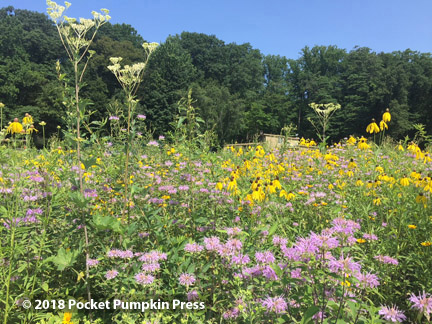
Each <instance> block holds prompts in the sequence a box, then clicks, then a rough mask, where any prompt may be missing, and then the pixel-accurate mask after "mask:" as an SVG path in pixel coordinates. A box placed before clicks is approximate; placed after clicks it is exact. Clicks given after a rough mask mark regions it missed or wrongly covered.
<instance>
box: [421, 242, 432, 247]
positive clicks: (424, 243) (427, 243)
mask: <svg viewBox="0 0 432 324" xmlns="http://www.w3.org/2000/svg"><path fill="white" fill-rule="evenodd" d="M420 244H421V245H423V246H431V245H432V242H429V241H425V242H421V243H420Z"/></svg>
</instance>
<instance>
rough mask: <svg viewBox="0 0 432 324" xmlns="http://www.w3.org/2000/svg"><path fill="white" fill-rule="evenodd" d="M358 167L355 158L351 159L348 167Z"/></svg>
mask: <svg viewBox="0 0 432 324" xmlns="http://www.w3.org/2000/svg"><path fill="white" fill-rule="evenodd" d="M355 168H357V164H356V163H355V162H354V159H351V160H350V162H349V163H348V169H355Z"/></svg>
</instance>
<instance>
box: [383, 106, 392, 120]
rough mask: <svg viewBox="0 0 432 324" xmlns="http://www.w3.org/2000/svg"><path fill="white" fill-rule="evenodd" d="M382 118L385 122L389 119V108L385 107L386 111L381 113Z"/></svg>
mask: <svg viewBox="0 0 432 324" xmlns="http://www.w3.org/2000/svg"><path fill="white" fill-rule="evenodd" d="M382 119H383V121H384V122H385V123H388V122H389V121H390V120H391V115H390V109H388V108H387V109H386V112H385V113H384V114H383V116H382Z"/></svg>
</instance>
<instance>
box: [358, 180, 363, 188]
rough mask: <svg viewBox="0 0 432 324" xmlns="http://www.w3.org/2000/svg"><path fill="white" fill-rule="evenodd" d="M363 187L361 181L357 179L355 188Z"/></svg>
mask: <svg viewBox="0 0 432 324" xmlns="http://www.w3.org/2000/svg"><path fill="white" fill-rule="evenodd" d="M363 185H364V183H363V181H361V179H357V181H356V186H357V187H361V186H363Z"/></svg>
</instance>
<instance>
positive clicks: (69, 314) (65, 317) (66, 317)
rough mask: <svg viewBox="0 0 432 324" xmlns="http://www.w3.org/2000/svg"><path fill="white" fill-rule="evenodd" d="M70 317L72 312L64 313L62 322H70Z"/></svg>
mask: <svg viewBox="0 0 432 324" xmlns="http://www.w3.org/2000/svg"><path fill="white" fill-rule="evenodd" d="M71 319H72V313H70V312H66V313H64V315H63V322H62V324H72V322H71Z"/></svg>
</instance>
